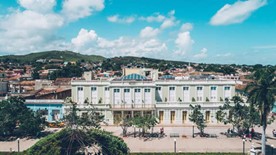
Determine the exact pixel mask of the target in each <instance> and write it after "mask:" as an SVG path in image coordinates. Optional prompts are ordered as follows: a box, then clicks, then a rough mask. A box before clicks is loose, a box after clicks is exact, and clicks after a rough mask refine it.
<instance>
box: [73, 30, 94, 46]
mask: <svg viewBox="0 0 276 155" xmlns="http://www.w3.org/2000/svg"><path fill="white" fill-rule="evenodd" d="M97 37H98V36H97V34H96V32H95V31H94V30H90V31H88V30H86V29H81V30H80V32H79V34H78V36H77V37H76V38H73V39H72V40H71V43H72V44H73V45H75V46H76V47H80V46H84V45H85V44H87V43H89V42H93V41H95V40H97Z"/></svg>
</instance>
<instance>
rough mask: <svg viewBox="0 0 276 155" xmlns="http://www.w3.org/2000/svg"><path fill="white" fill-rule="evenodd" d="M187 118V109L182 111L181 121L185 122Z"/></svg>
mask: <svg viewBox="0 0 276 155" xmlns="http://www.w3.org/2000/svg"><path fill="white" fill-rule="evenodd" d="M186 120H187V111H182V123H185V122H186Z"/></svg>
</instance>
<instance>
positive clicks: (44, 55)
mask: <svg viewBox="0 0 276 155" xmlns="http://www.w3.org/2000/svg"><path fill="white" fill-rule="evenodd" d="M38 59H47V60H49V59H61V60H64V61H82V60H83V61H91V62H101V61H103V60H104V59H105V58H104V57H102V56H97V55H83V54H80V53H75V52H72V51H46V52H38V53H30V54H27V55H5V56H1V57H0V61H1V62H18V63H29V62H35V61H36V60H38Z"/></svg>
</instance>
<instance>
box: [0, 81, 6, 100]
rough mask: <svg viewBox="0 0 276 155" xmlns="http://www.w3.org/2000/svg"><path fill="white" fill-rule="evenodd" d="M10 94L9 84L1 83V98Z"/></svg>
mask: <svg viewBox="0 0 276 155" xmlns="http://www.w3.org/2000/svg"><path fill="white" fill-rule="evenodd" d="M7 93H8V82H4V81H1V82H0V96H6V94H7Z"/></svg>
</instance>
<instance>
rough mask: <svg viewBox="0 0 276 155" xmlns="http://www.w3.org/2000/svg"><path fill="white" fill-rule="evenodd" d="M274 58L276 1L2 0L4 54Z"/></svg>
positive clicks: (0, 50)
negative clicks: (55, 52) (51, 52)
mask: <svg viewBox="0 0 276 155" xmlns="http://www.w3.org/2000/svg"><path fill="white" fill-rule="evenodd" d="M48 50H70V51H74V52H78V53H81V54H89V55H91V54H94V55H101V56H104V57H107V58H108V57H115V56H139V57H150V58H158V59H167V60H177V61H189V62H200V63H220V64H264V65H268V64H271V65H275V64H276V0H196V1H195V0H173V1H172V0H0V55H8V54H16V55H19V54H27V53H34V52H40V51H48Z"/></svg>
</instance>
